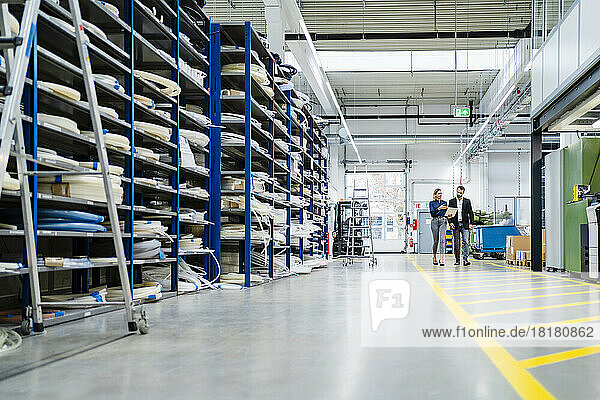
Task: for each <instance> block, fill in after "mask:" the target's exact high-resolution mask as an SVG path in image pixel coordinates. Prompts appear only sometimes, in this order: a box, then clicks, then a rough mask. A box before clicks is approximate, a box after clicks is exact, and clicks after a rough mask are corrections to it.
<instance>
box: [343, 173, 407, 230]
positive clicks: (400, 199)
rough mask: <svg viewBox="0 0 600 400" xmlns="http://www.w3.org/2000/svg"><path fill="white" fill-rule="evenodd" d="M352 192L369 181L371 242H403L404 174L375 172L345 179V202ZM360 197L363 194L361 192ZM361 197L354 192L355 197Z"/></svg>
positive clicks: (350, 174) (352, 175) (349, 175)
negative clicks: (375, 240) (372, 240)
mask: <svg viewBox="0 0 600 400" xmlns="http://www.w3.org/2000/svg"><path fill="white" fill-rule="evenodd" d="M355 176H356V188H357V189H358V188H365V187H366V186H367V179H368V180H369V191H370V203H371V223H372V226H373V239H383V240H404V238H405V235H404V234H405V232H404V224H403V221H404V173H403V172H376V173H368V174H366V173H356V175H354V174H352V173H349V174H347V175H346V198H347V199H351V198H352V192H353V189H354V177H355ZM362 193H364V192H362ZM362 193H360V192H359V191H357V192H356V196H360V195H361V194H362Z"/></svg>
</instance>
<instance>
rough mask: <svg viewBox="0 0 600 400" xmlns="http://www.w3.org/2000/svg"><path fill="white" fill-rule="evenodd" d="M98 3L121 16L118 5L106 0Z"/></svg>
mask: <svg viewBox="0 0 600 400" xmlns="http://www.w3.org/2000/svg"><path fill="white" fill-rule="evenodd" d="M98 3H99V4H100V5H101V6H102V7H104V8H106V9H107V10H108V11H109V12H111V13H112V14H114V15H115V16H117V17H118V16H119V9H118V8H117V7H116V6H114V5H112V4H110V3H107V2H105V1H98Z"/></svg>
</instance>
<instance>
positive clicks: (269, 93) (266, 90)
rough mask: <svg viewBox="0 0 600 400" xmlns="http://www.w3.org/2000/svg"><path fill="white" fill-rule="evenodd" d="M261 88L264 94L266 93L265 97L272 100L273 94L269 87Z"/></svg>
mask: <svg viewBox="0 0 600 400" xmlns="http://www.w3.org/2000/svg"><path fill="white" fill-rule="evenodd" d="M262 88H263V90H264V91H265V93H267V96H269V97H270V98H273V96H275V92H274V91H273V89H271V87H270V86H263V87H262Z"/></svg>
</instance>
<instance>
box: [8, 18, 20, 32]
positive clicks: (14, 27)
mask: <svg viewBox="0 0 600 400" xmlns="http://www.w3.org/2000/svg"><path fill="white" fill-rule="evenodd" d="M8 19H9V21H10V32H11V33H12V34H13V35H18V34H19V29H20V26H19V20H18V19H17V18H16V17H15V16H14V15H12V14H11V13H8Z"/></svg>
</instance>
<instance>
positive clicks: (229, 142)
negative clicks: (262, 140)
mask: <svg viewBox="0 0 600 400" xmlns="http://www.w3.org/2000/svg"><path fill="white" fill-rule="evenodd" d="M221 144H222V145H225V146H244V145H245V144H246V139H245V138H244V136H242V135H238V134H237V133H231V132H221ZM250 146H252V148H253V149H256V150H258V149H260V145H259V144H258V142H257V141H256V140H254V139H251V140H250Z"/></svg>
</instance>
